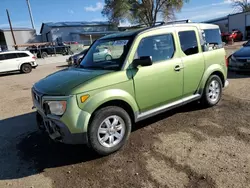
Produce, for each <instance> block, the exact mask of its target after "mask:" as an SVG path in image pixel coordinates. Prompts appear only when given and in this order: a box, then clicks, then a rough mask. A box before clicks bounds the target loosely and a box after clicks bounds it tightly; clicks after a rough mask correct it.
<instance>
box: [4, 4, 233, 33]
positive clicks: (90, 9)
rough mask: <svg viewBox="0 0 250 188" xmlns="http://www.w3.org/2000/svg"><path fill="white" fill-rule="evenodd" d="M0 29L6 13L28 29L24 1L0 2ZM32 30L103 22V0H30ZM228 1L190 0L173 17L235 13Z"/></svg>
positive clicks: (201, 17)
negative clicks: (46, 25)
mask: <svg viewBox="0 0 250 188" xmlns="http://www.w3.org/2000/svg"><path fill="white" fill-rule="evenodd" d="M0 1H1V2H0V28H8V27H9V25H8V19H7V16H6V9H8V10H9V13H10V17H11V20H12V25H13V27H29V28H31V22H30V18H29V12H28V8H27V3H26V0H0ZM30 5H31V9H32V14H33V18H34V23H35V28H36V29H37V32H39V30H40V28H41V24H42V23H43V22H62V21H106V20H107V18H105V17H103V16H102V14H101V11H102V8H103V6H104V0H30ZM234 12H235V10H234V9H233V8H232V5H231V3H230V0H190V1H189V3H186V4H185V5H184V6H183V8H182V10H181V11H180V12H178V13H176V18H177V19H190V20H191V21H195V22H199V21H205V20H209V19H213V18H217V17H222V16H226V15H228V14H231V13H234Z"/></svg>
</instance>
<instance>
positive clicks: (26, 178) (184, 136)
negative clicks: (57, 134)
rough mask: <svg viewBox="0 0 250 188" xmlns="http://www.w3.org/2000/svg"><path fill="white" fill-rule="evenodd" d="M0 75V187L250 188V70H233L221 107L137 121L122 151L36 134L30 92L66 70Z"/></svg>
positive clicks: (48, 67)
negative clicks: (105, 152) (103, 151)
mask: <svg viewBox="0 0 250 188" xmlns="http://www.w3.org/2000/svg"><path fill="white" fill-rule="evenodd" d="M61 65H63V64H62V63H59V64H46V65H43V66H40V67H38V68H37V69H36V70H34V71H33V72H32V73H30V74H27V75H25V74H10V75H3V76H1V77H0V91H1V92H0V98H1V106H0V187H1V188H2V187H18V188H24V187H25V188H27V187H34V188H36V187H38V188H43V187H44V188H50V187H79V188H80V187H83V188H86V187H129V188H131V187H145V188H151V187H169V188H172V187H177V188H181V187H190V188H191V187H192V188H195V187H200V188H208V187H211V188H213V187H220V188H223V187H232V188H236V187H237V188H241V187H242V188H246V187H250V121H249V119H250V113H249V112H250V105H249V104H250V86H249V83H250V75H246V76H245V75H236V74H232V73H230V74H229V81H230V85H229V87H228V88H227V89H225V91H224V94H223V99H222V101H221V102H220V103H219V104H218V106H216V107H213V108H209V109H201V108H200V107H199V106H198V105H195V104H190V105H187V106H185V107H183V108H179V109H176V110H173V111H170V112H168V113H164V114H161V115H159V116H157V117H154V118H151V119H148V120H146V121H143V122H140V123H138V124H136V125H135V128H134V131H133V133H132V134H131V137H130V139H129V141H128V143H127V144H126V146H125V147H124V148H123V149H122V150H121V151H119V152H117V153H115V154H113V155H110V156H107V157H101V158H100V157H98V156H97V155H95V154H94V153H93V152H92V151H90V150H89V149H88V148H87V147H86V146H69V145H63V144H56V143H53V142H52V141H50V140H49V139H48V137H47V136H46V135H42V134H40V132H39V131H37V128H36V124H35V117H34V112H33V111H32V110H31V107H32V101H31V96H30V89H31V87H32V85H33V84H34V83H35V82H36V81H38V80H39V79H41V78H43V77H45V76H46V75H48V74H49V73H52V72H55V71H56V70H59V69H61V68H62V66H61Z"/></svg>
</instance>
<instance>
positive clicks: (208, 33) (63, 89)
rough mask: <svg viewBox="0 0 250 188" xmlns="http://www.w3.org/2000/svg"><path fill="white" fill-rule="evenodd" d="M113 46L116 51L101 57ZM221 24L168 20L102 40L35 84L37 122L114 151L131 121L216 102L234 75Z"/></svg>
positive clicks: (67, 138)
mask: <svg viewBox="0 0 250 188" xmlns="http://www.w3.org/2000/svg"><path fill="white" fill-rule="evenodd" d="M102 49H108V50H109V53H110V57H112V58H101V59H98V58H94V55H95V53H96V51H101V50H102ZM225 55H226V54H225V50H224V48H223V45H222V41H221V37H220V30H219V27H218V26H216V25H210V24H199V23H185V24H171V25H170V24H165V25H161V26H154V27H150V28H144V29H139V30H133V31H125V32H119V33H116V34H111V35H107V36H104V37H102V38H100V39H98V40H96V41H95V42H94V43H93V44H92V46H91V47H90V48H89V50H88V52H87V54H86V55H85V57H84V58H83V60H82V62H81V64H80V65H79V66H78V67H72V68H68V69H64V70H61V71H58V72H56V73H54V74H51V75H49V76H47V77H46V78H44V79H42V80H40V81H39V82H37V83H36V84H34V86H33V88H32V97H33V102H34V107H35V108H36V109H37V124H38V127H39V128H40V129H42V130H45V131H46V132H48V134H49V135H50V137H51V138H52V139H53V140H56V141H59V142H63V143H68V144H88V145H89V146H90V147H91V148H93V149H94V150H95V151H96V152H97V153H99V154H101V155H108V154H110V153H112V152H115V151H117V150H118V149H120V148H121V147H122V146H123V145H124V144H125V142H126V140H127V139H128V137H129V135H130V132H131V127H132V125H133V124H135V123H136V122H138V121H141V120H143V119H146V118H149V117H152V116H154V115H156V114H159V113H162V112H165V111H167V110H170V109H173V108H175V107H179V106H182V105H184V104H186V103H189V102H192V101H195V100H200V101H201V103H202V104H204V105H206V106H208V107H211V106H214V105H216V104H217V103H218V102H219V101H220V99H221V96H222V88H223V87H226V86H227V85H228V82H227V80H226V79H227V61H226V58H225Z"/></svg>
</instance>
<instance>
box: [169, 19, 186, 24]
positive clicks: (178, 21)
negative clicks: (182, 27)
mask: <svg viewBox="0 0 250 188" xmlns="http://www.w3.org/2000/svg"><path fill="white" fill-rule="evenodd" d="M190 22H191V20H189V19H187V20H175V21H171V22H167V23H166V24H175V23H190Z"/></svg>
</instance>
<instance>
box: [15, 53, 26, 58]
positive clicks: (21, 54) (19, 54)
mask: <svg viewBox="0 0 250 188" xmlns="http://www.w3.org/2000/svg"><path fill="white" fill-rule="evenodd" d="M17 56H18V57H28V56H29V55H28V54H26V53H17Z"/></svg>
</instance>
